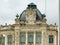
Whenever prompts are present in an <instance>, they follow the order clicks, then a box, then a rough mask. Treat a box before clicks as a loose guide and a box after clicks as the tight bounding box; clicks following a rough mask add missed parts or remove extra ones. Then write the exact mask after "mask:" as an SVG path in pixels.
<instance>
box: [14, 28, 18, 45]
mask: <svg viewBox="0 0 60 45" xmlns="http://www.w3.org/2000/svg"><path fill="white" fill-rule="evenodd" d="M15 45H19V27H16V28H15Z"/></svg>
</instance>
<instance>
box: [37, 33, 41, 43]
mask: <svg viewBox="0 0 60 45" xmlns="http://www.w3.org/2000/svg"><path fill="white" fill-rule="evenodd" d="M41 37H42V36H41V33H40V32H37V33H36V43H41Z"/></svg>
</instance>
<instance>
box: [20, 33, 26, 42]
mask: <svg viewBox="0 0 60 45" xmlns="http://www.w3.org/2000/svg"><path fill="white" fill-rule="evenodd" d="M19 37H20V40H19V42H20V43H25V42H26V33H25V32H20V36H19Z"/></svg>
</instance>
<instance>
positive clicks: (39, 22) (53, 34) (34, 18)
mask: <svg viewBox="0 0 60 45" xmlns="http://www.w3.org/2000/svg"><path fill="white" fill-rule="evenodd" d="M46 21H47V19H46V15H45V14H42V13H41V12H40V11H39V10H38V9H37V6H36V5H35V4H34V3H30V4H28V6H27V8H26V9H25V10H24V11H23V12H22V13H21V14H20V16H19V15H18V14H17V15H16V19H15V24H12V25H7V24H6V25H0V45H58V30H57V25H56V24H54V25H52V24H50V25H49V24H47V23H46Z"/></svg>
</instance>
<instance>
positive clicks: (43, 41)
mask: <svg viewBox="0 0 60 45" xmlns="http://www.w3.org/2000/svg"><path fill="white" fill-rule="evenodd" d="M44 38H45V37H44V31H42V45H45V40H44Z"/></svg>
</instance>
